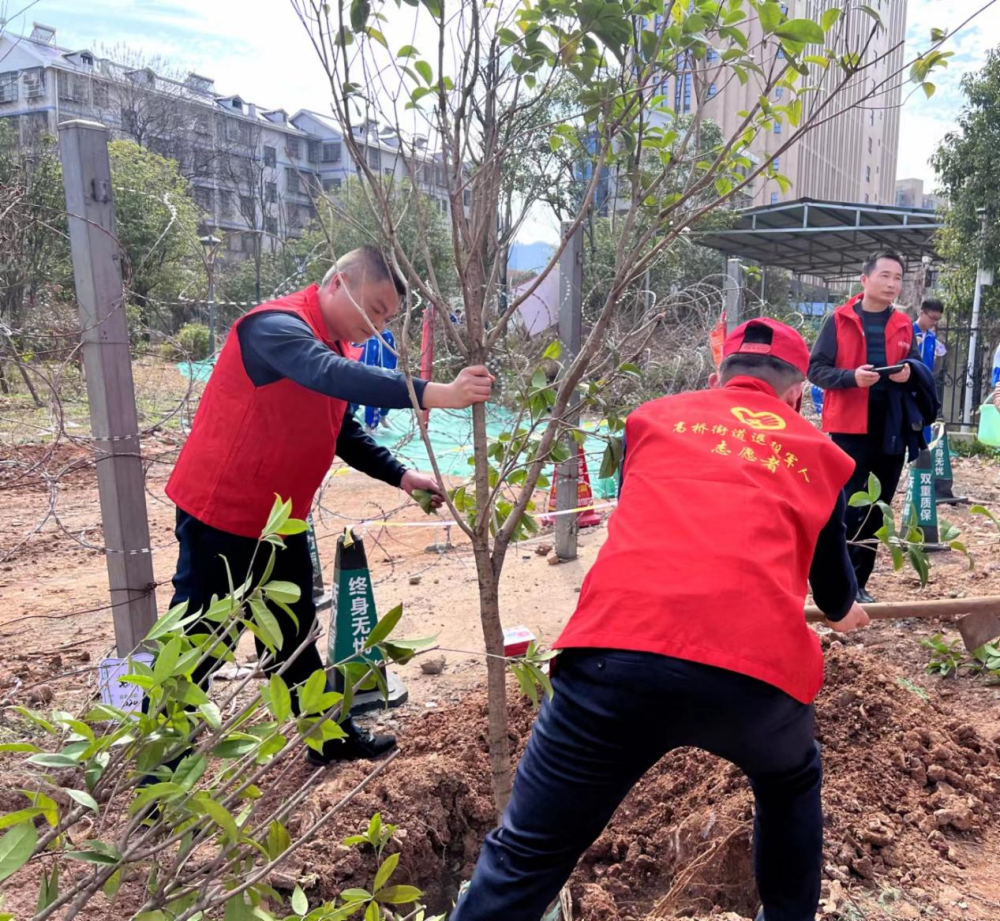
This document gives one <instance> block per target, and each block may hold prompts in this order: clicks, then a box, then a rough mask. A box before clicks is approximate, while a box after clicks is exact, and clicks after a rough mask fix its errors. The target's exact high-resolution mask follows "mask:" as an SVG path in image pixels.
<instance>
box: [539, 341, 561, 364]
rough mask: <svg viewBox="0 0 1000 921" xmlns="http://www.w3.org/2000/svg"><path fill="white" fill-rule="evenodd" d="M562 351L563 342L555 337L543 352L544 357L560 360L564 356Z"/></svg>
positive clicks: (550, 359)
mask: <svg viewBox="0 0 1000 921" xmlns="http://www.w3.org/2000/svg"><path fill="white" fill-rule="evenodd" d="M562 352H563V345H562V343H561V342H560V341H559V340H558V339H555V340H553V341H552V342H550V343H549V344H548V345H547V346H546V347H545V351H544V352H542V358H545V359H548V360H549V361H559V359H560V358H561V357H562Z"/></svg>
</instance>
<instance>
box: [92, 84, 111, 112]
mask: <svg viewBox="0 0 1000 921" xmlns="http://www.w3.org/2000/svg"><path fill="white" fill-rule="evenodd" d="M91 92H92V93H93V95H94V107H95V108H97V109H106V108H107V107H108V85H107V83H94V85H93V88H92V90H91Z"/></svg>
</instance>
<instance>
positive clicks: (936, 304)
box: [920, 297, 944, 313]
mask: <svg viewBox="0 0 1000 921" xmlns="http://www.w3.org/2000/svg"><path fill="white" fill-rule="evenodd" d="M920 311H921V313H944V304H942V303H941V301H940V300H938V298H936V297H925V298H924V299H923V302H922V303H921V304H920Z"/></svg>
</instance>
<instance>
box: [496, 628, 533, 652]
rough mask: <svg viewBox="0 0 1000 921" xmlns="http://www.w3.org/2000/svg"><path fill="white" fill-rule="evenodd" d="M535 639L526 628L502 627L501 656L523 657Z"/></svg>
mask: <svg viewBox="0 0 1000 921" xmlns="http://www.w3.org/2000/svg"><path fill="white" fill-rule="evenodd" d="M536 639H537V637H536V636H535V634H534V633H532V632H531V631H530V630H529V629H528V628H527V627H504V631H503V654H504V655H505V656H523V655H524V654H525V653H526V652H527V651H528V647H529V646H530V645H531V644H532V643H533V642H534V641H535V640H536Z"/></svg>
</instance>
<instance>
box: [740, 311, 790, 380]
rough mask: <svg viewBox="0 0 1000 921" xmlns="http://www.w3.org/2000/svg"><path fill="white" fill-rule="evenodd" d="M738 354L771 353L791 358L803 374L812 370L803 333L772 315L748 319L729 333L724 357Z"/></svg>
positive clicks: (788, 360)
mask: <svg viewBox="0 0 1000 921" xmlns="http://www.w3.org/2000/svg"><path fill="white" fill-rule="evenodd" d="M736 354H740V355H770V356H771V357H772V358H780V359H781V360H782V361H787V362H788V364H790V365H792V367H794V368H798V369H799V370H800V371H801V372H802V373H803V375H805V374H808V373H809V346H807V345H806V340H805V339H803V338H802V334H801V333H800V332H799V331H798V330H796V329H792V327H791V326H787V325H786V324H784V323H779V322H778V321H777V320H772V319H770V318H769V317H761V318H759V319H756V320H747V322H746V323H744V324H743V325H742V326H737V327H736V329H734V330H733V331H732V332H731V333H730V334H729V335H728V336H726V341H725V342H724V343H723V345H722V357H723V359H726V358H728V357H729V356H730V355H736Z"/></svg>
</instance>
